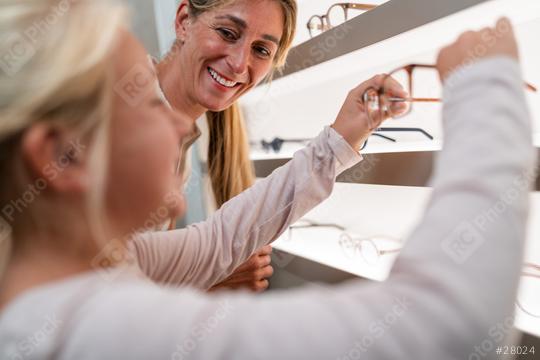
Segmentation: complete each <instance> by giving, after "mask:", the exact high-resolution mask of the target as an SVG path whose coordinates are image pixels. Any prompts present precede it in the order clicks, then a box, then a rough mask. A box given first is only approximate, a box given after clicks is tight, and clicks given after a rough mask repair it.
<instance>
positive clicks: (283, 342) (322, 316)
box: [81, 57, 534, 360]
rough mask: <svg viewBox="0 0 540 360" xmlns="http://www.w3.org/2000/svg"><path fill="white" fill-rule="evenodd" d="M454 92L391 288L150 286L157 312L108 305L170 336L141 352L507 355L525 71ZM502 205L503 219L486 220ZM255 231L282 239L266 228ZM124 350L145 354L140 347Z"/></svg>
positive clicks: (488, 63)
mask: <svg viewBox="0 0 540 360" xmlns="http://www.w3.org/2000/svg"><path fill="white" fill-rule="evenodd" d="M448 83H452V86H451V87H450V86H447V87H446V89H445V91H446V95H445V105H444V129H445V147H444V150H443V151H442V152H441V154H440V156H439V159H438V162H437V167H436V171H435V174H434V179H433V185H434V192H433V196H432V198H431V201H430V203H429V205H428V208H427V210H426V213H425V216H424V218H423V220H422V222H421V224H420V225H419V226H418V227H417V229H416V231H415V232H414V233H413V235H412V236H411V238H410V240H409V242H408V243H407V245H406V247H405V248H404V250H403V253H402V255H401V256H400V258H399V259H398V261H397V263H396V265H395V267H394V269H393V271H392V274H391V275H390V278H389V279H388V280H387V281H386V282H384V283H370V284H368V285H366V283H365V281H362V282H360V281H353V282H351V283H349V284H346V285H343V286H340V287H333V288H330V287H328V288H324V287H312V288H308V289H303V290H297V291H289V292H275V293H268V294H267V295H266V296H262V297H257V298H254V297H251V296H248V295H245V294H241V295H240V294H237V295H221V296H217V297H208V296H206V297H205V296H204V295H202V294H193V293H191V292H189V291H182V292H176V293H175V292H169V293H166V294H163V293H161V295H158V293H157V292H151V291H149V290H148V291H141V292H140V296H132V297H133V298H137V299H138V300H139V301H143V302H147V303H148V304H149V306H148V308H149V309H152V312H151V313H150V312H148V313H144V314H139V313H137V314H136V313H133V314H131V312H136V311H137V310H136V308H133V309H132V310H130V309H129V308H126V309H124V308H122V309H121V311H120V312H119V311H118V306H116V307H115V306H114V304H110V305H108V307H110V309H111V311H114V312H115V316H117V317H119V318H123V317H125V318H132V317H133V316H135V317H138V318H139V319H140V322H139V323H140V324H144V325H145V328H152V329H160V330H161V332H160V334H161V335H160V336H159V337H156V338H154V340H153V342H152V344H153V345H155V346H150V345H149V343H147V344H146V346H143V347H142V350H143V351H147V352H148V354H152V355H153V356H155V357H156V358H172V359H182V358H190V359H218V358H231V359H276V358H279V359H314V360H315V359H358V358H369V359H401V358H407V359H467V358H473V357H471V356H472V355H471V354H474V353H475V351H477V349H478V348H480V347H481V346H483V345H482V344H483V342H484V341H487V342H488V345H489V347H490V348H491V352H489V353H487V354H485V355H483V356H481V355H480V354H478V356H479V357H482V358H495V352H494V351H495V349H496V347H497V346H498V344H500V342H501V341H502V338H503V337H504V335H505V331H508V324H509V323H510V324H511V323H512V312H513V308H514V307H513V300H514V297H515V293H516V287H517V283H518V278H519V270H520V263H521V255H522V247H523V242H524V237H525V228H526V226H525V225H526V218H527V212H528V207H527V198H528V186H529V184H530V178H529V177H528V172H529V171H530V170H531V167H532V164H533V159H534V149H533V147H532V146H531V124H530V119H529V115H528V113H527V110H526V103H525V99H524V95H523V90H522V82H521V77H520V71H519V67H518V65H517V63H516V62H515V61H514V60H511V59H510V58H502V57H498V58H491V59H487V60H484V61H482V62H480V63H478V64H476V65H474V66H472V67H471V68H469V69H467V70H466V71H464V72H460V73H455V74H454V75H453V76H452V77H451V78H450V79H449V82H448ZM328 182H330V179H329V180H328ZM326 183H327V182H326V181H325V184H326ZM299 191H301V187H300V188H299ZM505 194H512V196H510V197H508V196H506V195H505ZM278 196H279V195H278ZM501 202H502V203H501ZM500 204H504V206H502V207H500V206H499V205H500ZM493 209H499V210H498V211H499V212H498V213H497V216H496V217H494V218H484V216H487V215H488V214H492V212H491V210H493ZM222 216H223V215H222ZM291 216H294V215H293V213H291ZM269 218H270V219H272V215H270V216H269ZM222 220H223V221H226V220H228V218H226V217H224V218H222ZM485 220H488V221H485ZM237 221H238V222H240V220H237ZM270 221H272V220H270ZM282 222H283V220H282V219H281V220H280V223H278V224H275V227H276V228H280V226H281V225H282ZM239 225H240V229H242V225H241V224H239ZM256 228H261V230H260V232H259V233H258V234H265V235H270V234H267V233H266V231H267V229H266V228H265V226H264V224H257V226H256ZM197 231H202V230H200V229H199V230H197ZM238 231H240V233H238V235H240V234H241V233H245V230H243V231H242V230H238ZM272 234H274V232H273V231H272ZM232 238H235V237H232ZM255 239H258V237H257V235H256V236H255ZM232 248H233V250H231V252H232V253H234V252H235V251H236V250H234V246H233V247H232ZM240 251H244V250H240ZM151 294H153V295H151ZM150 304H154V305H153V306H151V305H150ZM100 309H101V308H100ZM102 311H104V312H105V313H106V309H103V310H102ZM104 318H107V316H105V315H104ZM89 321H92V322H93V321H97V322H98V323H99V317H98V319H97V320H96V319H95V318H92V319H91V320H89ZM115 323H117V324H119V325H118V326H117V328H116V329H111V330H109V331H110V332H111V333H115V334H119V333H122V334H124V336H128V337H129V336H130V335H129V334H126V333H125V330H124V329H123V322H122V321H116V322H115ZM89 328H90V327H89ZM505 329H507V330H505ZM133 332H136V330H133ZM135 335H136V334H134V335H133V336H134V337H136V336H135ZM99 336H101V337H103V343H104V344H108V343H110V341H109V338H107V336H106V334H101V335H99ZM83 338H84V339H87V338H86V337H81V339H83ZM95 348H97V349H100V350H99V351H104V354H107V352H106V351H107V349H106V348H105V347H103V348H102V347H100V346H97V347H95ZM109 350H110V349H109ZM122 351H127V352H126V353H125V354H130V355H133V356H132V357H131V358H134V359H135V358H144V357H145V354H144V353H141V352H140V351H141V350H138V351H139V352H137V353H136V352H132V353H130V351H131V350H130V349H129V348H128V349H122ZM481 351H484V350H481ZM109 354H110V353H109ZM474 358H476V357H474Z"/></svg>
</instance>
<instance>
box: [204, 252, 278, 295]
mask: <svg viewBox="0 0 540 360" xmlns="http://www.w3.org/2000/svg"><path fill="white" fill-rule="evenodd" d="M271 253H272V247H271V246H270V245H267V246H264V247H262V248H261V249H259V250H258V251H257V252H256V253H255V254H253V255H252V256H251V257H250V258H249V259H248V260H247V261H246V262H245V263H243V264H242V265H240V266H239V267H238V268H237V269H236V270H235V271H234V272H233V273H232V274H231V275H230V276H229V277H228V278H227V279H225V280H223V281H222V282H220V283H218V284H216V285H214V286H213V287H212V288H210V290H209V291H216V290H234V289H249V290H252V291H255V292H260V291H264V290H266V288H268V285H269V282H268V280H267V279H268V278H269V277H270V276H272V274H273V273H274V269H273V268H272V265H271V264H270V262H271V259H270V254H271Z"/></svg>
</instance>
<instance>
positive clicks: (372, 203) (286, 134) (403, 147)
mask: <svg viewBox="0 0 540 360" xmlns="http://www.w3.org/2000/svg"><path fill="white" fill-rule="evenodd" d="M299 3H300V7H301V8H302V6H303V4H305V2H303V1H300V2H299ZM372 3H374V4H377V5H379V4H380V6H378V7H376V8H374V9H372V10H370V11H367V12H364V13H362V14H360V15H358V16H356V17H354V18H352V19H349V20H348V21H347V22H345V23H343V24H341V25H339V26H337V27H333V28H329V29H324V30H325V31H324V32H322V34H320V35H318V36H314V37H311V38H310V36H309V32H308V29H307V26H306V23H307V22H308V20H309V19H310V17H311V16H312V15H313V12H311V10H310V13H303V14H302V13H301V15H302V16H300V18H299V23H300V24H299V28H298V31H299V35H298V36H299V37H300V38H302V39H304V40H305V41H304V42H302V43H300V44H298V45H297V46H295V47H294V48H293V49H292V50H291V53H290V56H289V59H288V63H287V65H286V67H285V68H284V69H283V72H282V73H281V74H278V75H277V76H276V77H275V78H274V79H273V81H272V82H271V84H266V85H261V86H259V87H258V88H257V89H255V90H254V91H252V93H250V94H248V95H247V96H246V97H245V98H244V99H243V100H242V102H241V105H242V108H243V111H244V114H245V116H246V119H247V122H248V128H249V134H250V139H251V142H252V144H253V147H252V153H251V158H252V160H253V161H254V162H255V167H256V170H257V175H258V176H261V177H262V176H266V175H268V174H269V173H270V172H271V171H272V170H273V169H275V168H276V167H277V166H280V165H282V164H284V163H285V162H287V161H288V160H289V159H290V158H291V157H292V155H293V154H294V152H295V151H296V150H298V149H300V148H301V147H302V146H303V145H304V144H303V143H301V142H299V141H292V142H287V141H285V142H283V141H281V142H282V144H281V146H280V149H279V151H274V149H272V148H268V147H267V148H266V149H264V148H262V147H261V146H260V144H261V141H263V140H264V141H266V142H267V143H270V142H271V140H272V139H275V138H277V139H280V140H287V139H296V140H300V139H310V138H313V137H314V136H316V135H317V134H318V132H319V131H320V130H321V129H322V128H323V127H324V126H325V125H329V124H331V123H332V122H333V121H334V119H335V116H336V114H337V113H338V111H339V108H340V107H341V105H342V103H343V101H344V99H345V97H346V95H347V93H348V91H349V90H350V89H352V88H353V87H355V86H357V85H358V84H360V83H361V82H362V81H363V80H366V79H368V78H370V77H372V76H373V75H376V74H378V73H388V72H390V71H392V70H393V69H396V68H399V67H401V66H404V65H407V64H411V63H420V64H434V63H435V62H436V57H437V54H438V51H439V49H441V48H442V47H443V46H445V45H447V44H448V43H450V42H452V41H453V40H455V39H456V38H457V36H458V35H459V34H460V33H462V32H463V31H465V30H468V29H481V28H482V27H484V26H492V25H493V24H494V23H495V21H496V19H498V18H499V17H501V16H507V17H509V18H510V19H511V21H512V22H513V24H514V26H515V32H516V36H517V38H518V41H519V45H520V54H521V62H522V67H523V76H524V80H526V81H528V82H530V83H532V84H535V85H540V67H539V66H538V64H540V43H539V42H538V38H537V37H538V34H540V2H538V1H537V0H453V1H447V0H430V1H425V0H407V1H402V0H392V1H388V2H385V3H382V4H381V1H378V2H372ZM317 4H318V5H319V6H318V7H317V9H318V10H317V11H318V12H319V13H320V14H323V13H325V11H326V10H327V9H328V7H329V6H330V5H331V4H332V2H331V1H319V2H317ZM306 6H307V5H306ZM315 7H316V6H315V5H314V2H310V5H309V8H310V9H314V8H315ZM415 76H416V77H415V82H417V85H415V86H417V87H418V91H419V92H421V93H422V95H423V96H425V97H432V98H435V97H441V96H442V87H441V85H440V81H439V79H438V75H437V74H436V72H434V71H432V72H429V71H427V70H426V71H422V72H421V73H419V74H417V75H415ZM527 97H528V101H529V106H530V110H531V113H532V116H533V120H534V133H533V134H532V136H533V138H534V143H535V145H536V146H537V147H540V94H539V93H534V92H532V91H529V92H528V94H527ZM441 109H442V106H441V104H439V103H424V104H415V105H414V108H413V109H412V111H411V112H410V114H408V115H407V116H406V117H404V118H399V119H395V120H388V121H387V122H386V123H385V124H384V126H385V127H389V128H403V127H406V128H418V129H422V130H423V131H424V132H425V133H428V134H429V135H430V136H431V137H432V138H429V137H427V136H425V134H423V133H421V132H419V131H409V132H399V131H398V132H391V131H390V132H386V133H383V134H384V135H387V137H390V138H391V139H393V140H395V141H392V140H388V139H386V138H384V137H379V136H376V137H371V138H370V140H369V143H368V144H367V146H366V148H365V149H364V150H362V154H363V155H364V158H365V160H364V161H363V162H361V163H360V164H358V165H357V166H356V167H353V168H352V169H350V170H349V171H347V172H345V173H344V174H342V175H341V176H340V177H339V178H338V181H339V182H338V184H337V185H336V188H335V191H334V193H333V194H332V195H331V197H330V198H329V199H328V200H327V201H325V202H324V203H323V204H322V205H321V206H319V207H317V208H316V209H314V210H313V211H312V212H311V213H309V214H307V215H306V217H305V219H307V220H309V221H311V222H312V223H318V224H327V225H328V224H330V225H337V226H314V227H309V226H308V227H299V228H298V229H294V230H292V231H289V232H288V233H286V234H284V235H283V236H282V238H280V239H279V240H278V241H277V242H276V244H275V250H276V251H275V252H276V254H275V255H274V267H275V270H276V272H275V275H274V277H273V279H272V286H274V287H275V288H279V287H291V286H296V285H300V284H305V283H317V282H321V281H323V282H330V283H334V282H339V281H342V280H344V279H348V278H351V277H362V278H365V279H366V281H382V280H384V279H385V278H386V277H387V275H388V273H389V271H390V269H391V267H392V263H393V261H394V259H395V257H396V255H395V254H391V253H390V254H379V253H378V251H379V252H380V250H383V253H384V250H385V249H389V248H390V247H392V246H394V247H395V244H393V245H392V244H388V245H380V247H381V249H377V248H376V247H377V246H375V250H372V254H375V255H380V256H378V261H377V262H376V263H375V264H372V263H371V264H370V263H368V262H367V261H365V256H364V255H365V254H360V255H361V256H358V257H357V258H355V259H352V260H351V258H350V256H349V257H348V256H347V254H346V252H347V251H344V249H343V246H342V245H343V244H342V243H340V233H341V232H342V230H340V228H344V229H346V231H348V232H351V233H356V234H358V235H360V236H372V235H374V234H377V236H378V237H383V238H384V237H387V238H393V239H401V240H405V239H406V238H407V235H408V234H409V233H410V232H411V231H412V230H413V229H414V227H415V225H416V224H417V223H418V221H419V220H420V219H421V217H422V214H423V210H424V207H425V204H426V202H427V200H428V198H429V195H430V192H431V189H430V187H429V177H430V174H431V170H432V164H433V160H434V158H435V157H436V156H437V152H438V151H439V150H440V149H441V148H442V146H443V143H442V140H441V139H442V127H441ZM471 136H474V134H471ZM509 151H511V149H509ZM537 190H538V186H537ZM531 204H532V213H531V217H530V219H531V221H530V224H529V231H528V240H527V246H526V253H525V261H526V262H527V263H533V264H540V240H539V239H540V194H539V193H536V192H535V193H533V194H531ZM305 219H304V220H305ZM383 243H384V241H382V242H381V244H383ZM385 246H386V248H385ZM345 250H347V249H345ZM349 250H350V249H349ZM348 252H349V253H350V251H348ZM539 281H540V279H539ZM536 289H538V287H537V288H536ZM520 296H525V297H527V298H528V299H529V300H532V301H533V302H536V303H538V304H540V292H536V291H535V290H534V288H531V287H529V286H527V287H525V286H524V285H523V286H522V287H521V289H520ZM516 328H517V329H519V330H521V331H523V332H524V333H527V334H531V335H532V336H533V337H532V338H534V337H540V318H538V317H534V316H530V315H528V314H526V313H525V312H523V311H521V310H520V309H519V308H516Z"/></svg>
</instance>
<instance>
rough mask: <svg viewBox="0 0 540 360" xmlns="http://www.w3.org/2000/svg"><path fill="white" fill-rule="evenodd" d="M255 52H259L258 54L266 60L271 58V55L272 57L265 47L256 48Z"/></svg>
mask: <svg viewBox="0 0 540 360" xmlns="http://www.w3.org/2000/svg"><path fill="white" fill-rule="evenodd" d="M255 51H257V53H259V54H260V55H261V56H262V57H265V58H268V57H270V55H272V53H271V52H270V50H268V49H267V48H265V47H263V46H257V47H255Z"/></svg>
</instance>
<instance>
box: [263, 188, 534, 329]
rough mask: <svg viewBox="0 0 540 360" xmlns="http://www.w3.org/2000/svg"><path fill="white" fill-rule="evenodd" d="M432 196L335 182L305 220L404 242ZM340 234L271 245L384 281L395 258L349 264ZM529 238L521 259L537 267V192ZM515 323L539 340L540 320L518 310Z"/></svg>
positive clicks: (312, 233)
mask: <svg viewBox="0 0 540 360" xmlns="http://www.w3.org/2000/svg"><path fill="white" fill-rule="evenodd" d="M430 195H431V189H430V188H421V187H401V186H399V187H397V186H381V185H364V184H342V183H338V184H336V186H335V189H334V191H333V193H332V195H331V196H330V197H329V198H328V199H327V200H326V201H324V202H323V203H322V204H321V205H319V206H317V207H316V208H315V209H313V210H312V211H311V212H310V213H308V214H307V215H306V216H305V217H304V218H305V219H309V220H312V221H316V222H324V223H334V224H338V225H341V226H343V227H345V228H346V229H347V231H348V232H350V233H351V234H356V235H360V236H369V235H387V236H390V237H394V238H400V239H406V238H407V237H408V235H409V234H410V233H411V232H412V231H413V230H414V228H415V226H416V225H417V224H418V222H419V221H420V220H421V218H422V215H423V212H424V209H425V206H426V204H427V201H428V200H429V197H430ZM339 235H340V231H339V230H337V229H333V228H307V229H294V230H293V232H292V235H291V237H290V238H289V233H288V232H286V233H285V234H284V235H283V236H282V237H281V238H280V239H278V240H277V241H276V242H275V243H274V244H273V247H274V248H275V249H276V250H279V251H282V252H285V253H287V254H290V255H293V256H298V257H301V258H305V259H308V260H311V261H314V262H316V263H319V264H323V265H325V266H328V267H331V268H334V269H338V270H341V271H345V272H347V273H350V274H353V275H356V276H359V277H362V278H366V279H371V280H376V281H384V280H385V279H386V278H387V277H388V275H389V273H390V270H391V268H392V265H393V263H394V261H395V259H396V256H393V255H385V256H384V257H382V258H381V259H380V261H379V263H378V264H377V265H376V266H374V265H370V264H367V263H365V262H364V261H363V260H362V259H361V258H360V259H356V260H355V261H353V260H351V259H350V258H349V257H347V256H346V255H345V254H344V253H343V251H342V250H341V248H340V246H339V243H338V240H339ZM527 239H528V240H527V244H526V250H525V259H524V260H525V261H526V262H532V263H536V264H540V241H539V240H538V239H540V193H532V194H531V214H530V222H529V228H528V237H527ZM520 291H523V289H521V290H520ZM521 295H522V296H523V295H525V296H534V297H536V301H538V302H540V294H521ZM515 325H516V327H517V328H518V329H520V330H522V331H525V332H527V333H530V334H532V335H535V336H537V337H540V319H538V318H533V317H531V316H529V315H527V314H524V313H523V312H522V311H521V310H519V309H517V308H516V321H515Z"/></svg>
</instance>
